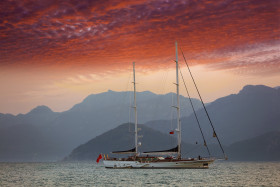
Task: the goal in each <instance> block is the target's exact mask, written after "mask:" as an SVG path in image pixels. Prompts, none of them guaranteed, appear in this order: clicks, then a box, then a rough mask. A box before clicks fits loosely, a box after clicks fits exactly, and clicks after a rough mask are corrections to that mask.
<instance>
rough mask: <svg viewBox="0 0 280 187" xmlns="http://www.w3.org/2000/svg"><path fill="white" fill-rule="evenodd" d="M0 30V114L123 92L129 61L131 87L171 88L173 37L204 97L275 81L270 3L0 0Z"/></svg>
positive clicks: (278, 32)
mask: <svg viewBox="0 0 280 187" xmlns="http://www.w3.org/2000/svg"><path fill="white" fill-rule="evenodd" d="M0 36H1V37H0V84H1V94H0V113H13V114H18V113H26V112H28V111H29V110H31V109H32V108H33V107H36V106H37V105H47V106H49V107H50V108H51V109H53V110H54V111H64V110H67V109H69V108H71V107H72V106H73V105H74V104H76V103H78V102H81V101H82V100H83V99H84V98H85V97H86V96H87V95H89V94H92V93H100V92H104V91H107V90H109V89H110V90H114V91H127V89H128V88H129V86H127V84H128V82H129V77H130V76H131V68H132V65H131V63H132V62H133V61H134V62H136V68H137V73H138V74H137V78H138V82H139V89H138V90H139V91H144V90H150V91H152V92H155V93H160V94H163V93H168V92H174V91H175V90H174V89H173V85H172V81H174V77H173V76H172V75H173V74H174V63H173V60H174V59H175V47H174V42H175V41H178V44H179V46H180V47H181V49H182V50H183V51H184V54H185V56H186V58H187V60H188V62H189V64H190V66H191V68H192V70H193V73H194V76H195V78H196V80H197V83H198V85H199V87H200V89H201V92H202V95H203V97H204V98H205V100H206V101H207V102H210V101H213V100H215V99H217V98H219V97H222V96H225V95H227V94H231V93H236V92H238V91H239V90H240V89H242V87H243V86H245V85H247V84H265V85H268V86H271V87H274V86H280V42H279V41H280V2H279V1H263V0H237V1H233V0H226V1H216V0H201V1H188V0H178V1H169V0H154V1H144V0H134V1H117V0H108V1H101V0H94V1H90V0H85V1H78V0H70V1H56V0H39V1H35V0H28V1H27V0H22V1H16V0H14V1H13V0H2V1H0ZM179 60H180V66H181V67H182V71H184V73H185V74H186V77H187V70H186V69H185V68H186V66H185V65H184V62H183V58H182V55H181V54H180V57H179ZM165 79H166V82H164V81H165ZM182 94H183V95H185V93H184V92H183V91H182ZM194 97H195V96H194Z"/></svg>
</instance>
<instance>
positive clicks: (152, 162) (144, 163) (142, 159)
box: [103, 42, 226, 169]
mask: <svg viewBox="0 0 280 187" xmlns="http://www.w3.org/2000/svg"><path fill="white" fill-rule="evenodd" d="M175 47H176V61H175V62H176V96H177V105H176V106H174V108H176V111H177V129H176V130H175V131H176V133H177V140H178V144H177V146H176V147H175V148H172V149H169V150H163V151H149V152H143V153H140V152H139V150H138V147H139V146H141V142H138V121H137V106H136V81H135V63H134V62H133V85H134V106H133V108H134V114H135V123H134V137H135V140H134V141H135V147H134V148H133V149H130V150H126V151H114V152H112V153H114V154H132V155H133V156H129V157H126V158H109V157H108V156H107V158H106V157H105V156H104V160H103V163H104V165H105V167H106V168H113V169H125V168H131V169H187V168H189V169H207V168H209V165H210V164H212V163H213V162H214V161H215V160H216V158H213V157H205V158H202V157H200V156H199V157H198V158H182V155H181V149H182V147H181V118H180V100H179V65H178V50H177V42H176V43H175ZM201 101H202V100H201ZM203 105H204V104H203ZM205 109H206V108H205ZM207 115H208V113H207ZM211 125H212V123H211ZM212 127H213V126H212ZM213 130H214V127H213ZM214 135H215V136H216V137H217V135H216V132H215V131H214ZM203 138H204V137H203ZM218 141H219V140H218ZM219 143H220V141H219ZM204 145H206V142H205V140H204ZM220 146H221V144H220ZM221 148H222V147H221ZM207 149H208V147H207ZM222 150H223V149H222ZM208 151H209V150H208ZM223 152H224V151H223ZM151 155H155V156H151ZM164 155H167V156H166V157H164ZM172 155H177V156H172ZM224 155H225V154H224ZM225 158H226V156H225Z"/></svg>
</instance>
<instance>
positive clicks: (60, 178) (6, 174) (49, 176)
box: [0, 161, 280, 187]
mask: <svg viewBox="0 0 280 187" xmlns="http://www.w3.org/2000/svg"><path fill="white" fill-rule="evenodd" d="M0 186H36V187H37V186H280V162H229V161H223V162H222V161H216V162H215V163H214V164H212V165H210V168H209V169H106V168H104V165H102V164H96V163H94V162H75V163H63V162H57V163H0Z"/></svg>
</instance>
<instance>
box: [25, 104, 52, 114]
mask: <svg viewBox="0 0 280 187" xmlns="http://www.w3.org/2000/svg"><path fill="white" fill-rule="evenodd" d="M50 112H53V111H52V110H51V109H50V108H49V107H47V106H45V105H40V106H37V107H36V108H34V109H32V110H31V111H30V112H29V114H30V113H32V114H41V113H50Z"/></svg>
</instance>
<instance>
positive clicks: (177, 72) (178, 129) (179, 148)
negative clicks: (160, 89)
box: [175, 41, 181, 159]
mask: <svg viewBox="0 0 280 187" xmlns="http://www.w3.org/2000/svg"><path fill="white" fill-rule="evenodd" d="M175 47H176V61H175V62H176V87H177V106H176V109H177V134H178V158H179V159H180V158H181V121H180V100H179V70H178V69H179V65H178V50H177V41H176V42H175Z"/></svg>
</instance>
